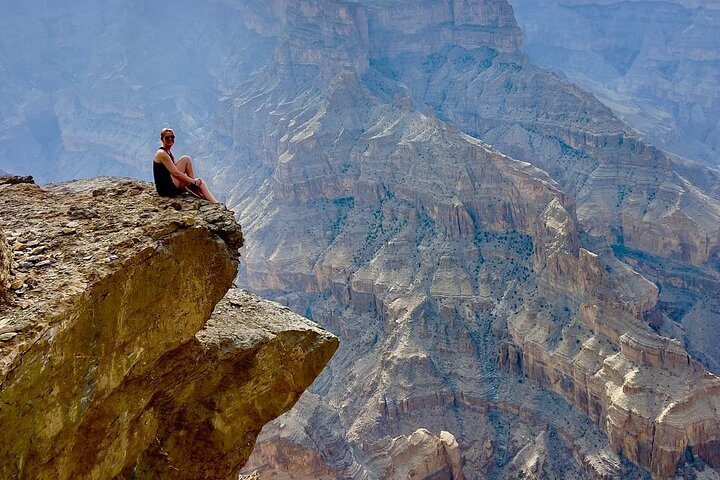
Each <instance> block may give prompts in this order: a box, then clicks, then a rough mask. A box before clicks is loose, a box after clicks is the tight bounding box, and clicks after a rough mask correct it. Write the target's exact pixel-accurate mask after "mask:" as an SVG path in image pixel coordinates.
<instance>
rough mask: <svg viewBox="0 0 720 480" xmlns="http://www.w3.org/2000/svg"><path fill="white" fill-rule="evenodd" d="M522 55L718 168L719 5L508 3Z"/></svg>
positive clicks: (686, 1)
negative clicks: (519, 35)
mask: <svg viewBox="0 0 720 480" xmlns="http://www.w3.org/2000/svg"><path fill="white" fill-rule="evenodd" d="M511 3H512V5H513V7H514V9H515V13H516V16H517V18H518V22H519V24H520V26H521V28H522V30H523V33H524V46H525V50H526V51H527V52H528V54H529V55H530V58H531V59H532V60H533V61H534V62H535V63H537V64H538V65H541V66H543V67H547V68H550V69H553V70H555V71H559V72H563V73H564V74H566V75H567V76H568V77H569V78H570V79H571V80H572V81H574V82H576V83H578V84H579V85H582V86H583V87H584V88H587V89H588V90H590V91H592V92H593V93H594V94H595V95H597V96H598V98H599V99H600V100H602V101H603V102H604V103H605V104H606V105H608V106H610V107H611V108H612V109H613V110H614V112H615V113H616V114H617V115H618V116H619V117H620V118H622V119H623V120H625V121H626V122H628V123H629V124H631V125H632V126H633V127H634V128H636V129H637V130H638V131H640V132H642V133H643V134H645V135H646V136H647V137H648V138H650V139H651V141H652V142H653V143H654V144H655V145H657V146H659V147H661V148H665V149H668V150H670V151H673V152H674V153H676V154H679V155H682V156H686V157H689V158H694V159H698V160H702V161H704V162H706V163H708V164H710V165H714V166H718V165H720V160H718V158H720V35H718V25H720V4H718V2H716V1H711V0H648V1H636V0H624V1H612V2H609V1H599V0H511Z"/></svg>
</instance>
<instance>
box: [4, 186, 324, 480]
mask: <svg viewBox="0 0 720 480" xmlns="http://www.w3.org/2000/svg"><path fill="white" fill-rule="evenodd" d="M0 211H2V214H1V215H0V230H2V231H3V232H4V235H5V237H6V238H7V243H8V244H9V247H10V249H11V250H12V256H13V261H12V267H11V269H10V270H9V280H10V285H11V286H10V294H9V295H8V298H7V300H6V302H5V303H3V304H1V305H0V332H1V333H0V402H1V404H2V409H0V425H2V429H0V430H1V431H2V433H1V434H0V451H1V452H2V458H3V461H2V462H0V472H1V473H0V476H2V477H3V478H38V479H42V478H48V479H49V478H53V479H56V478H87V479H91V478H97V479H100V478H114V477H117V478H136V477H142V478H170V477H172V478H193V479H197V478H213V479H216V478H231V477H233V476H234V475H235V476H236V475H237V473H238V472H239V469H240V468H241V467H242V465H243V464H244V463H245V461H246V459H247V456H248V455H249V452H250V451H251V450H252V447H253V444H254V441H255V437H256V436H257V434H258V433H259V431H260V429H261V428H262V426H263V425H264V424H265V423H266V422H268V421H269V420H271V419H273V418H275V417H276V416H277V415H279V414H280V413H282V412H284V411H286V410H287V409H289V408H290V407H291V406H292V405H293V404H294V403H295V401H297V399H298V398H299V396H300V394H301V393H302V392H303V391H304V390H305V388H307V386H308V385H310V383H312V381H313V380H314V378H315V376H316V375H317V374H318V373H319V372H320V371H321V370H322V368H323V367H324V365H325V363H326V362H327V361H328V360H329V358H330V357H331V356H332V354H333V352H334V350H335V349H336V348H337V339H335V338H334V337H332V336H331V335H329V334H328V333H326V332H324V331H323V330H321V329H320V328H319V327H317V326H316V325H314V324H311V323H310V322H308V321H307V320H304V319H302V318H301V317H299V316H297V315H295V314H293V313H291V312H290V311H289V310H288V309H287V308H285V307H281V306H279V305H276V304H272V303H271V302H267V301H265V300H261V299H259V298H257V297H255V296H253V295H250V294H248V293H245V292H241V291H237V290H230V291H229V292H228V289H229V287H230V286H231V284H232V282H233V279H234V277H235V274H236V271H237V263H238V248H240V247H241V246H242V244H243V237H242V233H241V231H240V227H239V226H238V225H237V224H236V223H235V220H234V219H233V216H232V213H231V212H230V211H228V210H227V209H225V208H224V207H222V206H217V205H211V204H207V203H204V202H201V201H198V200H194V199H190V198H176V199H164V198H160V197H157V195H156V194H155V193H154V189H153V187H152V186H151V185H148V184H144V183H139V182H136V181H131V180H123V179H116V178H103V179H95V180H89V181H78V182H71V183H67V184H57V185H51V186H48V187H46V188H40V187H38V186H36V185H34V184H32V183H20V184H15V185H8V184H3V185H0ZM6 251H7V250H3V252H6ZM6 283H7V282H6Z"/></svg>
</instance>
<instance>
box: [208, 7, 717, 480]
mask: <svg viewBox="0 0 720 480" xmlns="http://www.w3.org/2000/svg"><path fill="white" fill-rule="evenodd" d="M300 4H302V2H300ZM422 5H423V6H424V8H425V9H430V8H436V9H437V10H433V12H437V14H435V15H429V16H427V15H420V14H419V13H418V10H417V9H415V8H414V7H412V6H410V5H409V2H383V3H381V4H380V3H377V2H373V3H372V5H371V4H370V2H368V3H367V4H366V7H367V11H368V35H369V45H370V46H371V47H370V48H371V52H370V57H369V58H370V64H371V69H370V70H367V71H365V70H359V71H354V70H353V69H352V68H348V67H347V65H345V64H343V65H337V66H336V67H337V68H335V69H329V68H328V67H327V65H325V64H324V63H323V62H324V59H325V58H341V57H342V54H341V53H338V52H335V53H334V54H333V56H332V57H330V56H324V57H321V56H317V55H314V56H312V59H310V57H308V56H303V57H302V61H300V60H301V58H300V57H298V59H297V60H298V61H294V62H293V61H291V60H288V59H287V58H286V57H282V62H281V64H275V63H270V64H269V65H268V66H267V68H266V70H264V71H263V72H260V73H259V74H258V75H257V76H256V77H255V78H253V79H252V80H251V81H250V82H248V83H247V84H246V85H244V86H243V88H242V89H239V90H238V91H237V95H236V96H235V97H232V98H230V97H228V99H227V100H226V102H225V104H224V108H223V111H224V113H223V115H222V117H221V118H220V120H219V122H220V125H221V126H220V127H219V128H221V129H222V130H223V131H224V133H225V135H226V136H227V137H228V138H234V139H235V142H236V144H235V145H234V146H233V147H232V148H231V151H232V152H241V151H243V149H248V150H250V151H252V152H255V153H253V154H241V157H242V158H243V160H242V161H243V162H246V163H247V165H248V167H247V168H246V170H248V171H251V172H253V174H252V175H251V176H250V177H248V178H247V179H246V180H244V181H243V186H242V187H233V189H234V193H233V194H232V195H231V197H230V202H231V203H232V204H233V205H237V208H238V211H239V215H240V218H241V220H242V222H243V225H244V226H245V228H246V231H247V232H251V233H249V235H252V237H253V238H254V239H255V240H256V241H254V242H252V245H250V246H249V248H248V249H247V257H246V258H247V261H246V262H245V263H244V265H243V271H242V277H241V278H242V280H243V282H245V284H246V285H249V286H250V287H252V288H253V289H256V290H258V291H263V292H267V293H269V294H271V295H274V296H276V298H278V299H281V300H282V302H283V303H287V304H289V305H291V306H292V307H293V308H294V309H296V310H297V311H302V312H306V311H309V312H311V313H312V316H313V318H314V319H317V320H318V321H319V322H320V323H322V324H323V325H325V326H326V327H328V328H329V329H331V330H332V331H333V332H335V333H337V334H338V335H339V336H341V338H342V339H343V342H342V346H341V347H340V351H339V354H338V355H337V356H336V359H335V361H334V363H333V364H332V365H331V369H330V370H331V371H332V373H326V374H325V375H323V376H322V377H321V378H320V380H319V382H318V383H319V385H318V386H317V387H315V388H314V393H315V394H316V395H317V396H318V398H321V399H322V400H318V399H317V398H315V397H307V396H306V397H305V398H304V399H303V401H301V406H300V408H299V409H298V411H296V412H294V413H292V414H290V415H288V416H285V417H283V418H282V419H279V420H278V421H276V422H274V423H273V426H272V427H269V428H268V429H267V430H266V433H265V434H263V436H261V439H260V440H259V444H258V451H257V456H255V457H253V459H251V461H250V463H249V465H248V468H250V469H258V471H264V472H273V473H277V472H282V475H287V478H322V477H323V476H326V477H333V476H335V477H338V476H341V477H349V478H357V479H363V478H374V477H375V476H377V477H379V478H383V475H384V472H385V471H384V470H383V467H382V466H381V462H378V463H376V462H375V459H378V458H387V457H385V455H389V453H388V451H389V450H388V449H389V448H390V447H389V445H390V443H389V442H388V440H389V439H392V438H398V437H405V438H409V437H410V436H411V435H412V434H413V432H416V431H417V430H418V429H422V428H424V429H426V430H427V431H430V432H439V431H447V432H450V433H451V434H453V435H454V436H455V437H456V438H457V439H458V444H459V446H460V449H461V452H462V454H463V459H464V463H463V464H462V469H463V474H464V475H465V476H466V477H469V478H503V477H505V476H508V475H510V474H511V473H512V472H519V471H520V470H522V471H523V472H524V474H528V472H529V473H532V474H534V475H536V476H537V477H539V478H542V476H543V475H544V474H543V472H544V471H546V472H549V473H547V475H548V476H549V477H550V478H552V476H553V475H554V476H556V477H558V478H559V477H562V476H563V473H562V472H567V471H573V472H581V473H576V474H577V475H578V476H589V477H597V478H608V479H609V478H622V477H625V476H643V475H648V474H647V472H643V469H645V470H647V471H650V472H652V474H654V475H656V476H658V477H669V476H672V475H673V474H674V472H675V468H676V466H677V464H678V462H680V461H682V458H683V457H684V455H685V453H684V452H685V451H686V449H687V448H689V449H690V450H692V451H693V452H703V453H702V455H701V458H702V459H703V461H705V462H708V463H709V464H710V465H711V466H713V467H716V466H717V464H716V463H714V462H715V461H714V460H713V456H714V455H713V454H712V453H710V452H711V451H712V450H713V448H714V445H715V442H717V439H718V434H719V433H720V432H718V431H717V430H716V428H715V427H714V426H713V425H715V424H716V423H717V419H718V413H717V411H716V410H715V409H716V408H717V407H719V406H720V405H718V404H717V400H715V397H714V396H713V395H714V394H713V392H715V389H716V388H717V386H718V385H719V383H718V382H719V380H718V379H717V377H716V376H714V375H713V374H710V373H708V372H707V370H706V369H705V368H704V367H703V366H701V365H700V364H699V363H698V362H697V361H695V360H693V359H692V358H691V357H690V355H689V354H688V352H687V351H685V349H684V348H683V346H682V343H681V342H678V341H677V340H675V339H668V338H663V337H662V336H660V335H659V334H658V332H655V331H653V330H652V329H651V328H650V327H649V326H648V325H647V323H646V322H645V320H644V315H645V314H646V313H647V312H648V311H651V310H652V309H654V308H660V307H658V305H659V303H660V302H659V298H660V295H661V292H660V289H659V288H658V286H657V285H656V284H654V283H653V282H651V281H649V280H648V279H647V278H645V277H644V276H643V275H641V274H640V273H638V271H637V270H635V269H634V268H633V267H632V266H630V265H628V264H626V263H624V262H622V261H621V260H620V259H618V258H617V256H616V253H615V252H617V251H622V250H621V249H618V248H617V247H618V243H619V242H625V243H624V244H623V245H622V246H623V247H625V248H627V249H633V248H634V249H637V250H638V251H641V252H648V253H650V254H652V255H656V256H657V257H659V258H667V259H673V260H674V261H677V262H679V263H681V264H683V265H690V266H696V267H697V268H698V269H700V267H701V266H702V272H703V273H704V272H709V273H708V274H707V278H715V277H714V273H713V272H712V266H711V264H710V262H711V261H712V259H713V258H714V257H713V256H714V255H717V253H715V252H716V250H717V248H718V246H719V244H718V241H719V240H718V238H720V237H718V235H717V233H718V228H720V227H718V221H717V219H718V218H720V217H719V216H718V214H719V213H720V210H718V205H719V203H718V201H717V199H715V198H713V197H712V196H710V195H707V192H705V191H700V190H699V189H698V188H696V187H695V186H694V185H692V184H689V183H688V182H687V181H686V179H683V178H682V177H680V176H679V175H677V174H675V173H674V172H673V168H674V167H673V162H672V161H671V159H670V158H669V157H668V156H666V155H665V154H664V153H662V152H660V151H659V150H657V149H655V148H653V147H652V146H650V145H648V144H647V143H645V142H643V141H642V140H640V139H638V138H637V137H636V136H634V135H633V134H632V132H631V131H630V130H629V129H628V128H627V126H626V125H624V124H623V123H622V122H620V121H619V120H618V119H616V118H615V117H613V115H612V113H611V112H610V110H609V109H608V108H606V107H604V106H603V105H601V104H599V103H598V102H597V101H596V100H595V99H594V98H592V96H591V95H589V94H587V93H585V92H583V91H581V90H580V89H578V88H577V87H574V86H572V85H571V84H569V83H567V82H563V81H561V80H560V79H559V78H558V77H557V76H554V75H552V74H549V73H547V72H543V71H541V70H539V69H536V68H534V67H532V66H531V65H529V64H528V63H527V60H526V59H525V57H524V56H523V55H522V53H521V52H519V51H517V47H518V45H519V43H513V42H512V41H511V42H506V41H505V40H507V39H508V38H514V37H512V35H510V36H506V34H508V33H510V34H511V33H512V32H513V31H514V30H515V29H514V28H513V27H512V25H513V24H514V20H513V19H512V18H511V17H510V13H509V12H510V10H509V9H505V8H503V6H506V5H507V4H506V2H489V1H480V0H478V1H475V2H464V5H465V6H469V7H470V8H475V9H476V11H477V12H480V13H481V12H483V11H492V12H494V13H495V14H497V13H498V12H499V13H500V14H502V18H498V17H493V15H490V16H483V15H478V17H477V18H480V19H482V20H479V21H478V22H477V23H476V24H474V25H473V26H474V27H475V28H476V32H478V34H479V35H481V36H482V37H483V38H484V39H485V40H483V41H479V42H478V43H476V44H473V43H472V42H469V43H468V44H467V45H466V46H465V47H458V46H457V45H455V44H454V42H453V41H451V40H448V41H447V43H443V42H436V43H433V42H426V43H420V44H415V43H413V42H409V43H407V44H404V43H403V39H406V38H412V37H413V35H415V32H422V35H424V36H426V37H427V38H452V35H455V34H457V35H462V30H463V29H464V28H465V25H463V26H458V29H457V30H453V31H452V32H453V33H451V34H447V35H446V36H443V35H445V33H447V32H446V30H444V29H452V27H451V26H450V25H451V23H450V22H449V21H444V20H447V18H448V17H447V15H445V14H446V13H447V12H445V11H444V10H443V8H444V7H445V6H446V5H447V4H446V3H444V2H440V3H435V4H433V5H432V6H431V5H429V4H427V3H422ZM418 8H419V7H418ZM486 9H487V10H486ZM308 11H309V12H310V13H309V14H308V17H307V19H306V20H307V21H308V22H311V19H312V18H314V17H313V15H315V13H314V12H316V11H317V10H316V8H311V9H309V10H308ZM327 11H328V12H329V14H332V12H334V11H335V10H333V9H332V8H329V9H328V10H327ZM399 11H402V12H403V15H404V16H403V17H401V18H399V20H398V22H397V23H398V30H399V31H401V32H402V31H404V32H405V33H406V34H407V35H406V36H401V35H400V34H396V33H393V32H394V31H395V30H394V29H395V25H394V24H393V23H392V20H391V19H393V18H398V17H397V15H396V14H397V13H398V12H399ZM503 12H504V13H503ZM293 13H294V15H296V17H295V18H294V20H293V23H288V24H287V26H286V31H284V32H283V36H282V37H281V39H280V41H279V43H278V46H277V48H278V50H279V51H282V52H284V53H287V52H288V51H295V50H297V42H298V41H299V40H298V37H300V38H305V37H304V34H305V33H306V27H303V28H299V26H300V25H303V26H304V25H305V24H304V23H303V22H302V21H300V20H299V19H298V17H297V15H301V14H302V13H303V10H302V9H294V10H293ZM429 17H432V20H428V18H429ZM352 18H353V20H354V21H355V22H358V21H361V20H362V16H360V15H357V16H353V17H352ZM468 18H469V17H468ZM490 18H494V20H493V21H488V19H490ZM346 20H347V19H343V21H346ZM328 21H330V20H329V19H327V18H323V19H322V22H323V24H324V23H325V22H328ZM311 23H312V22H311ZM498 25H499V27H498V30H497V31H496V32H492V30H493V29H494V28H495V27H496V26H498ZM506 27H507V28H506ZM414 28H416V30H413V29H414ZM322 31H323V35H321V36H320V39H319V40H318V41H317V44H315V43H313V42H309V45H308V48H309V49H315V48H320V47H322V48H327V46H328V45H330V44H333V45H335V46H336V48H339V49H344V48H345V44H346V43H345V42H347V43H348V44H349V45H351V46H353V48H354V46H357V45H360V44H361V43H358V42H357V41H356V40H355V39H356V34H355V32H358V31H363V29H362V28H360V27H357V26H355V27H354V28H353V29H351V32H352V33H351V35H349V38H346V37H344V36H343V35H342V34H336V33H334V32H330V31H328V30H322ZM443 32H445V33H443ZM493 33H497V34H498V35H497V36H493ZM433 35H435V37H433ZM333 38H334V43H332V39H333ZM488 38H492V39H493V40H492V41H489V40H487V39H488ZM503 39H504V40H503ZM492 42H496V43H492ZM286 43H289V44H291V45H294V46H295V47H294V48H295V50H288V48H287V46H286ZM307 62H310V64H308V63H307ZM312 62H319V63H317V64H315V63H312ZM288 65H292V67H293V68H292V69H290V68H288ZM301 65H302V67H301ZM317 71H322V72H328V71H331V72H335V76H334V77H333V78H332V80H331V81H329V82H326V83H325V84H323V85H318V83H316V82H314V81H313V78H314V77H313V74H314V72H317ZM270 79H272V82H271V81H270ZM289 98H292V99H293V101H288V99H289ZM418 105H421V106H425V105H429V106H431V107H433V108H434V109H435V111H436V112H437V114H432V113H430V114H428V115H423V114H420V113H418V107H417V106H418ZM248 119H249V120H248ZM450 122H452V124H454V125H457V126H459V127H460V128H462V130H463V131H466V132H470V133H473V134H476V135H478V134H483V135H485V136H486V138H489V139H493V140H497V141H498V144H499V145H501V146H502V147H503V148H507V151H508V152H509V153H512V154H516V153H517V154H518V156H520V157H522V159H524V160H526V161H527V162H528V163H525V162H521V161H517V160H514V159H512V158H510V157H508V156H507V155H504V154H503V153H500V152H499V151H497V150H496V149H495V148H493V147H490V146H488V144H486V143H485V142H483V141H480V140H478V139H477V138H474V137H470V136H468V135H466V134H464V133H462V131H460V130H458V128H457V127H455V126H453V125H449V123H450ZM252 132H255V133H257V132H262V134H261V135H259V136H257V137H256V138H253V136H252ZM216 143H219V142H216ZM530 162H531V163H532V164H531V163H530ZM537 166H539V167H542V168H545V169H546V171H547V173H545V171H542V170H539V169H538V168H537ZM548 174H549V175H548ZM551 177H555V179H556V181H554V180H553V179H552V178H551ZM251 190H252V194H250V193H249V192H250V191H251ZM645 209H647V210H646V211H645ZM299 225H301V227H300V226H299ZM613 244H614V245H613ZM611 245H612V246H613V247H615V248H612V247H611ZM661 352H662V353H661ZM634 372H641V373H642V375H640V374H639V373H638V374H636V373H634ZM641 377H642V378H645V379H651V378H667V381H666V383H663V382H656V383H655V384H654V385H653V384H651V382H649V380H647V381H643V382H644V383H642V386H641V388H636V385H635V384H634V381H635V380H638V379H640V378H641ZM667 385H671V386H672V390H673V391H678V392H682V393H678V394H677V396H676V399H677V400H678V401H679V402H681V403H682V404H683V407H682V408H680V410H683V411H684V410H685V409H687V410H688V411H692V414H691V415H687V416H686V418H690V417H691V416H697V417H696V419H697V423H698V424H701V425H703V426H704V427H701V428H698V429H697V432H683V431H680V430H679V429H677V428H676V426H677V425H678V424H679V423H682V420H681V417H682V415H679V414H677V415H674V414H672V413H673V405H674V404H673V402H674V400H673V396H672V395H668V394H667V390H666V386H667ZM708 392H710V393H708ZM569 412H574V413H569ZM663 412H665V413H666V414H667V415H665V414H664V413H663ZM626 417H627V421H625V422H622V421H620V419H622V418H626ZM693 421H695V420H693ZM653 424H654V425H656V430H653V429H652V428H649V427H648V426H649V425H653ZM328 425H329V426H328ZM628 426H630V427H631V428H634V429H635V431H638V432H639V431H642V432H644V433H643V434H638V435H636V436H635V437H631V438H629V439H628V438H625V436H624V428H625V427H628ZM518 428H523V429H525V433H526V435H525V438H526V439H535V440H533V441H532V447H531V448H530V449H525V447H526V446H527V445H526V444H522V443H521V442H520V441H518V442H513V443H512V444H511V445H508V444H507V443H508V442H507V438H508V437H509V434H508V432H510V431H514V429H518ZM547 431H550V432H558V435H557V436H558V438H553V439H552V441H550V440H547V439H545V437H544V436H543V432H547ZM700 431H702V432H703V433H702V434H700ZM548 435H549V434H548ZM488 439H489V440H490V441H491V443H490V448H485V445H486V444H487V441H488ZM670 439H672V440H670ZM528 441H529V440H528ZM671 444H673V445H674V446H670V445H671ZM480 452H482V453H480ZM536 452H542V457H543V458H549V459H551V460H549V461H547V462H545V461H537V462H533V461H532V460H531V459H532V458H533V456H534V455H535V453H536ZM509 458H511V459H515V460H516V461H515V462H514V463H513V462H510V461H509V460H508V459H509ZM538 458H540V456H538ZM294 459H297V461H294ZM627 459H630V460H631V461H632V462H635V465H638V466H639V467H637V466H633V465H632V464H630V463H628V462H627ZM533 468H534V469H535V471H534V472H533ZM543 469H545V470H543ZM278 474H280V473H278ZM293 475H294V477H293Z"/></svg>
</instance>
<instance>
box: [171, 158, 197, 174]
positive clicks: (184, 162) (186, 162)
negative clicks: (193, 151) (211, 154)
mask: <svg viewBox="0 0 720 480" xmlns="http://www.w3.org/2000/svg"><path fill="white" fill-rule="evenodd" d="M175 166H176V167H177V168H178V170H180V171H181V172H183V173H184V174H185V175H188V176H190V177H192V178H195V170H194V169H193V163H192V159H191V158H190V157H188V156H187V155H183V156H182V157H180V160H178V162H177V163H176V164H175Z"/></svg>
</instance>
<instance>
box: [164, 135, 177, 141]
mask: <svg viewBox="0 0 720 480" xmlns="http://www.w3.org/2000/svg"><path fill="white" fill-rule="evenodd" d="M168 138H172V139H173V140H175V135H165V138H163V140H167V139H168Z"/></svg>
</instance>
